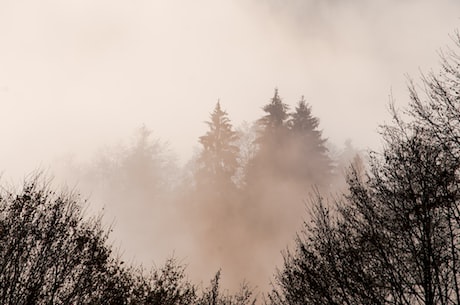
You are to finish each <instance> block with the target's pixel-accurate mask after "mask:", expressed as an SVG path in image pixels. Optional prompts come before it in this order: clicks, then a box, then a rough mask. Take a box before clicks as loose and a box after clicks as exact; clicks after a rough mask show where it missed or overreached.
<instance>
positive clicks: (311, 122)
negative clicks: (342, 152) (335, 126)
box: [285, 96, 333, 186]
mask: <svg viewBox="0 0 460 305" xmlns="http://www.w3.org/2000/svg"><path fill="white" fill-rule="evenodd" d="M318 126H319V120H318V118H315V117H313V115H312V113H311V107H310V106H309V105H308V104H307V103H306V101H305V98H304V97H303V96H302V98H301V99H300V101H299V103H298V104H297V106H296V108H295V112H293V113H292V114H291V119H290V120H289V129H290V132H289V136H288V138H289V140H288V145H286V153H285V156H286V159H288V161H287V162H288V166H287V167H288V172H289V173H290V175H292V176H293V177H294V179H295V180H297V181H298V182H299V183H303V184H313V185H316V186H326V185H327V184H328V183H329V181H330V178H331V174H332V169H333V165H332V160H331V158H330V157H329V156H328V150H327V148H326V145H325V144H326V139H323V138H322V135H321V131H320V130H318Z"/></svg>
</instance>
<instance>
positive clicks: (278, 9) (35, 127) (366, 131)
mask: <svg viewBox="0 0 460 305" xmlns="http://www.w3.org/2000/svg"><path fill="white" fill-rule="evenodd" d="M459 8H460V4H458V3H457V2H456V1H447V0H443V1H437V2H436V3H434V2H430V1H374V2H372V3H370V2H368V1H353V2H345V1H332V0H329V1H314V0H311V1H308V0H305V1H300V0H297V1H296V0H291V1H276V0H252V1H242V0H240V1H238V0H237V1H210V0H199V1H194V2H193V3H192V2H187V1H179V0H173V1H142V0H139V1H132V2H129V3H128V2H124V1H97V2H94V1H67V2H60V1H41V2H40V3H38V2H37V3H35V2H33V1H22V2H17V1H16V2H13V1H1V2H0V41H1V42H0V43H1V47H0V103H1V105H2V119H1V120H0V135H1V138H2V149H1V150H0V171H2V179H7V180H9V179H11V180H20V179H22V177H24V176H26V175H27V174H28V173H30V172H31V171H33V170H35V169H37V168H42V169H48V170H49V171H50V172H51V173H52V174H54V175H55V176H56V180H58V181H62V183H64V182H66V183H68V184H70V185H76V187H77V188H79V189H81V192H82V194H83V196H87V197H89V200H90V202H91V204H92V205H93V206H94V210H95V211H96V210H98V209H99V208H104V213H105V214H106V217H105V218H106V221H107V223H109V224H113V227H114V237H113V238H114V242H115V243H116V244H119V247H120V249H121V251H122V252H123V253H124V255H125V256H126V258H127V259H128V260H135V261H140V262H142V263H144V264H161V263H162V262H163V261H164V260H165V259H166V258H167V257H168V256H170V255H175V256H176V257H178V258H179V259H181V260H182V261H183V262H184V263H185V264H187V265H188V268H189V270H190V274H191V275H192V277H194V279H196V280H200V279H204V280H207V279H208V278H209V277H210V275H211V274H212V273H213V272H215V271H217V269H219V268H222V269H223V277H224V281H225V279H226V278H227V279H228V280H227V281H228V282H227V283H226V284H228V285H227V286H229V287H235V286H237V285H238V283H239V282H240V281H242V280H243V279H244V278H246V279H248V280H249V281H251V282H252V283H253V284H254V285H257V286H259V287H261V288H266V287H267V285H268V282H269V276H270V275H271V274H273V272H274V267H275V265H279V264H280V263H281V255H280V251H281V250H283V249H284V248H285V247H286V246H287V245H288V244H289V242H290V241H291V240H292V238H293V237H294V235H295V232H296V230H297V229H298V228H299V227H300V225H301V222H302V217H303V216H302V215H303V211H304V209H305V206H304V201H303V199H305V198H308V196H309V195H308V193H309V191H310V190H311V188H309V187H308V186H302V187H299V186H297V185H296V186H293V185H290V184H282V183H280V181H279V179H278V178H276V179H274V180H275V181H274V185H275V186H276V188H275V187H274V188H272V190H271V192H270V193H268V194H265V197H264V198H262V197H261V196H262V194H259V195H260V198H259V199H258V202H259V203H261V202H268V203H266V205H264V207H265V208H266V209H265V212H266V213H265V214H262V213H261V212H260V211H262V210H263V209H261V208H260V206H258V205H254V207H253V209H255V211H254V210H253V211H247V210H246V207H243V206H239V205H238V204H236V205H232V211H230V212H229V211H227V210H220V209H211V210H210V209H209V206H208V205H207V204H208V203H207V202H205V200H203V202H201V203H196V204H198V205H201V206H197V207H195V208H191V207H190V206H186V207H184V206H183V205H184V202H185V201H186V200H178V198H181V196H185V197H186V196H188V195H187V194H188V193H187V190H185V189H184V188H183V185H184V184H185V185H187V181H188V180H187V179H190V177H188V176H187V174H186V173H187V172H193V170H192V169H190V168H189V167H187V166H191V165H190V164H192V163H190V162H189V161H190V160H192V159H193V158H194V154H195V155H196V154H197V153H198V152H199V151H200V149H201V147H200V144H199V141H198V139H199V137H200V136H202V135H203V134H205V132H206V130H207V126H206V124H204V123H203V122H204V121H206V120H208V119H209V113H210V112H211V111H212V109H213V107H214V105H215V103H216V102H217V100H218V99H220V101H221V102H222V105H223V107H224V108H225V110H226V111H227V112H228V114H229V116H230V118H231V120H232V123H233V125H234V126H235V128H238V127H239V126H241V125H242V124H243V122H249V124H251V123H252V122H254V121H256V120H257V119H259V118H260V117H261V116H263V114H264V113H263V110H262V106H263V105H265V104H266V103H267V102H268V101H269V99H270V98H271V97H272V94H273V89H274V88H275V87H277V88H279V89H280V94H281V96H282V98H283V101H284V102H286V103H288V104H290V105H291V109H292V108H293V106H294V105H295V103H296V102H297V101H298V100H299V98H300V96H301V95H305V98H306V100H307V102H308V103H309V104H310V105H311V106H312V109H313V115H314V116H315V117H318V118H319V119H320V129H321V130H322V132H323V136H324V137H325V138H327V139H328V143H329V144H330V145H335V146H337V147H339V148H338V149H339V150H340V149H341V147H342V146H343V143H344V142H345V141H346V140H347V139H351V141H352V143H353V144H354V146H355V147H357V148H358V150H359V149H364V150H366V149H369V148H376V147H377V146H378V145H379V140H378V139H379V137H378V136H377V133H376V131H377V128H378V124H379V123H382V122H384V121H385V120H388V119H389V115H388V112H387V110H386V109H387V103H388V100H389V97H388V96H389V95H390V94H392V96H393V97H394V98H395V100H396V103H397V104H398V105H401V106H402V105H404V104H405V101H407V98H406V96H407V94H406V92H407V91H406V86H405V84H406V81H407V79H406V76H405V75H406V74H409V75H411V76H414V77H416V76H418V74H419V73H420V71H427V70H429V69H430V67H433V66H436V63H437V61H438V56H437V50H439V49H440V48H442V47H444V46H446V45H448V44H449V43H450V38H449V33H452V32H453V30H455V28H457V27H458V22H459V19H458V18H459V16H458V13H457V12H459V11H460V10H459ZM142 124H145V126H147V128H148V129H149V130H152V134H151V138H150V139H152V140H153V141H155V139H160V142H161V143H162V144H159V146H158V148H159V151H166V152H167V153H165V154H164V158H165V159H164V160H163V161H161V162H160V163H161V165H159V166H160V167H159V169H161V175H162V177H172V178H170V180H168V181H170V183H169V184H168V183H167V184H166V185H169V186H171V188H165V187H162V188H161V192H160V191H158V192H155V191H154V190H151V189H148V190H146V188H142V187H141V186H139V185H140V184H138V186H137V187H139V189H135V188H134V186H135V185H136V184H135V183H134V182H132V181H131V182H130V183H128V184H126V183H125V182H123V183H122V184H116V183H115V182H113V181H112V182H113V183H115V184H110V183H112V182H110V183H109V184H108V185H109V186H112V187H113V186H114V185H118V186H119V185H124V187H126V190H123V189H122V188H117V189H116V191H114V188H112V189H110V188H109V190H111V192H108V191H107V190H108V189H107V184H106V186H104V183H107V179H109V178H110V179H112V178H117V177H118V178H119V174H120V172H116V171H115V172H109V174H107V175H105V176H104V175H103V176H100V175H99V173H100V170H101V168H103V167H101V163H98V160H99V161H100V160H111V159H110V158H112V160H113V159H115V160H124V159H123V156H128V155H129V153H127V151H128V152H129V151H130V149H131V148H133V147H136V146H135V144H133V142H132V141H135V139H136V136H135V135H133V133H134V132H135V130H137V129H138V128H139V127H140V126H142ZM104 150H105V152H104ZM114 156H119V158H118V157H114ZM120 156H121V157H120ZM117 158H118V159H117ZM165 160H166V161H165ZM109 164H112V163H110V162H109ZM95 169H97V170H95ZM136 173H137V172H136V171H133V172H130V176H129V177H130V178H132V177H138V180H136V181H138V182H139V183H140V182H142V181H144V180H145V179H147V180H149V179H153V178H152V177H149V178H145V177H144V178H143V177H141V176H136V175H137V174H136ZM98 175H99V176H98ZM161 179H163V178H161ZM171 181H175V182H171ZM178 181H182V182H181V183H182V184H181V183H179V182H178ZM184 181H185V182H184ZM176 182H177V184H178V185H181V187H182V188H181V191H180V192H178V191H177V190H178V188H176V186H175V185H174V183H176ZM117 183H119V182H117ZM266 183H267V184H266V185H264V186H263V189H266V188H267V186H268V183H269V182H268V181H267V182H266ZM177 187H179V186H177ZM261 187H262V186H261ZM286 193H291V194H292V196H291V197H290V199H289V202H291V204H292V205H291V207H292V208H291V209H285V208H284V207H283V205H281V204H280V201H281V200H283V198H285V195H286ZM273 194H277V196H271V195H273ZM136 196H138V197H136ZM142 196H145V197H142ZM190 198H191V197H190ZM182 199H183V198H182ZM126 202H129V203H126ZM173 202H174V203H173ZM180 202H182V203H180ZM196 202H199V201H196ZM167 203H171V204H169V205H168V204H167ZM228 215H235V216H232V217H229V216H228ZM141 216H143V218H140V217H141ZM257 220H258V221H259V222H257ZM198 224H200V225H198ZM218 224H219V225H220V226H217V225H218ZM224 224H225V225H224ZM216 226H217V227H218V228H219V229H218V230H216ZM226 227H227V228H232V230H228V231H225V232H224V231H219V230H224V229H223V228H226ZM241 236H245V238H241ZM223 237H225V238H224V239H225V240H226V242H225V243H222V240H223ZM235 249H238V250H239V251H234V250H235Z"/></svg>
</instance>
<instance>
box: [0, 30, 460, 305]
mask: <svg viewBox="0 0 460 305" xmlns="http://www.w3.org/2000/svg"><path fill="white" fill-rule="evenodd" d="M455 41H456V43H457V46H458V47H460V36H459V35H458V34H457V35H456V36H455ZM409 92H410V95H409V105H408V107H407V108H406V109H404V110H402V111H401V110H398V109H397V107H396V106H395V105H394V104H391V107H390V108H391V112H392V115H393V122H392V123H390V124H386V125H383V126H382V127H381V129H380V136H381V139H382V142H383V144H384V145H383V148H382V149H381V150H380V151H375V152H371V153H370V154H368V155H360V154H359V153H358V151H356V150H355V149H353V147H352V146H351V145H347V146H346V147H345V149H343V151H340V152H339V153H335V154H334V153H333V152H332V151H331V150H332V149H331V147H332V146H331V145H330V144H328V143H327V140H326V138H324V137H323V135H322V132H321V129H320V121H319V119H318V118H317V117H315V116H314V115H313V112H312V111H313V109H312V107H311V106H310V105H309V103H308V102H307V101H306V100H305V98H304V97H300V98H299V100H298V102H297V103H296V104H295V105H294V106H293V107H292V106H290V105H288V104H286V103H285V102H284V100H283V98H282V96H281V93H280V92H279V91H278V89H275V91H274V93H273V95H272V97H271V98H270V99H269V100H268V102H267V103H266V104H265V105H262V107H263V108H262V109H263V111H264V116H262V117H260V118H259V119H258V120H256V121H255V122H254V123H253V124H246V125H244V126H241V127H240V128H235V127H234V126H233V124H232V121H231V119H230V115H229V114H228V113H227V112H226V111H225V107H224V103H223V102H222V103H221V102H220V101H218V102H217V103H216V105H215V108H214V109H212V110H211V113H210V115H209V120H208V121H206V122H205V123H206V124H207V126H208V130H207V132H206V133H205V134H204V135H202V136H201V137H199V139H197V141H198V143H199V145H200V149H199V150H198V151H197V153H196V155H195V156H194V157H193V158H192V160H190V161H189V162H188V163H187V164H185V165H184V166H179V165H178V164H177V162H176V161H175V160H174V157H173V156H172V154H171V152H170V151H169V149H168V145H167V143H164V142H162V141H161V140H159V139H155V138H154V137H153V136H152V133H151V131H150V130H149V129H148V127H146V126H142V127H141V128H140V129H139V130H138V131H137V133H136V135H135V136H134V137H133V140H132V142H131V143H130V144H128V145H122V146H118V147H112V148H107V149H106V150H105V151H101V153H100V154H98V155H97V156H95V157H94V159H93V160H92V161H91V162H89V163H88V164H75V163H66V164H65V166H62V167H61V168H60V170H61V171H62V172H64V173H65V174H66V175H67V178H68V179H69V181H81V184H80V185H79V188H81V192H82V193H85V192H86V191H90V192H93V197H90V199H89V201H86V200H85V197H84V196H81V195H79V194H78V192H77V191H75V190H72V189H68V188H63V189H62V190H60V191H56V190H55V186H54V185H53V183H52V182H51V181H50V179H49V178H47V176H46V175H45V174H43V173H38V174H33V175H31V177H30V178H28V179H26V181H25V182H24V185H23V186H22V188H11V187H7V186H4V187H3V188H2V190H1V193H0V303H1V304H5V305H6V304H16V305H19V304H222V305H223V304H241V305H243V304H255V303H259V302H264V303H266V304H272V305H276V304H429V305H431V304H445V305H447V304H460V283H459V281H460V274H459V273H460V266H459V264H460V261H459V259H460V257H459V255H460V202H459V187H458V185H459V182H460V178H459V168H460V149H459V148H460V140H459V139H460V55H459V53H455V52H454V51H451V50H449V51H446V52H444V53H442V54H441V69H439V72H436V73H435V72H432V73H430V74H428V75H424V76H423V77H422V78H421V79H420V82H419V83H416V82H410V83H409ZM344 175H345V177H344ZM92 200H94V201H97V202H101V203H103V206H104V210H103V212H102V213H100V212H97V208H95V207H94V206H92V203H91V202H92ZM94 211H96V212H94ZM112 213H113V214H112ZM116 214H126V217H125V218H122V219H121V220H115V222H114V223H113V225H108V224H107V222H106V221H107V218H108V219H109V222H110V217H112V216H113V215H116ZM119 227H121V228H122V229H123V230H124V232H129V233H130V236H131V238H132V239H135V238H133V237H132V236H136V238H137V239H138V241H137V244H142V243H146V242H148V241H147V240H143V238H152V235H153V236H159V237H161V238H162V240H163V242H165V243H167V244H168V243H169V245H170V246H171V251H177V252H176V255H177V256H178V257H179V258H177V256H172V257H170V258H169V259H167V261H166V263H165V264H164V265H163V266H162V267H156V266H155V267H150V266H148V267H146V265H145V264H138V263H137V262H135V261H130V260H131V258H130V257H128V259H126V257H124V255H123V249H117V248H116V247H115V245H114V241H113V240H111V237H110V236H111V235H110V234H111V231H112V230H113V231H115V232H116V231H117V228H119ZM123 230H120V231H123ZM180 232H188V234H189V235H187V236H185V238H184V239H186V240H187V241H188V242H190V243H192V244H193V245H190V246H187V247H189V251H192V252H193V257H200V258H201V260H200V261H198V262H195V267H194V266H192V265H190V269H192V270H193V268H196V270H202V271H203V273H202V274H201V275H205V276H209V272H212V275H211V276H210V277H208V279H207V280H206V281H209V283H207V282H206V281H205V282H204V283H203V281H201V282H196V281H195V280H192V279H190V276H189V273H188V272H189V268H187V267H186V265H187V261H185V262H184V261H183V260H182V255H184V254H183V252H181V248H180V246H177V247H176V244H175V242H177V243H179V242H180V241H181V240H180V239H177V238H176V237H177V236H179V235H180ZM295 232H298V233H297V235H295ZM150 240H152V239H150ZM289 240H292V243H291V244H289ZM182 241H183V242H184V240H182ZM115 242H116V241H115ZM131 246H132V247H133V248H134V251H135V243H133V244H131ZM153 247H154V248H155V245H153ZM286 247H287V249H286ZM175 249H177V250H175ZM190 249H193V250H190ZM283 249H286V250H284V252H283V255H282V259H283V261H282V264H281V265H279V266H276V262H277V261H278V260H277V257H280V256H281V255H280V254H279V251H282V250H283ZM153 251H154V250H153ZM147 255H148V254H147ZM189 255H190V254H189ZM276 267H278V269H276ZM221 268H222V269H221ZM190 272H191V271H190ZM193 272H195V271H193ZM221 274H222V275H223V277H222V280H223V279H224V277H225V276H227V277H228V278H230V279H231V281H230V282H229V285H227V286H225V285H222V282H221ZM242 275H244V276H243V277H242V278H240V277H241V276H242ZM270 279H271V285H266V286H269V287H266V286H264V285H265V284H264V283H268V282H270ZM245 280H247V281H245ZM235 283H241V284H240V285H239V284H237V285H235ZM254 283H256V285H254ZM253 285H254V286H253ZM221 286H223V287H225V288H222V287H221ZM255 286H257V287H255ZM238 287H239V288H238Z"/></svg>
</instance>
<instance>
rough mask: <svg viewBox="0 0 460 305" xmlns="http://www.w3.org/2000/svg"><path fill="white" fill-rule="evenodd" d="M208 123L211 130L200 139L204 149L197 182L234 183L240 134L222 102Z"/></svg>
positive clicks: (206, 184)
mask: <svg viewBox="0 0 460 305" xmlns="http://www.w3.org/2000/svg"><path fill="white" fill-rule="evenodd" d="M206 124H208V126H209V130H208V131H207V132H206V134H205V135H204V136H201V137H200V140H199V141H200V143H201V145H202V146H203V150H202V152H201V155H200V156H199V159H198V164H199V169H198V173H197V174H198V176H197V182H198V184H203V185H205V186H209V185H212V184H218V185H219V186H221V187H227V186H229V185H232V184H233V182H232V177H233V176H234V175H235V172H236V170H237V168H238V153H239V149H238V147H237V146H236V145H235V142H236V141H237V140H238V135H237V133H236V131H234V130H233V127H232V124H231V122H230V119H229V118H228V114H227V112H226V111H224V110H222V108H221V106H220V102H217V104H216V107H215V108H214V111H213V112H212V113H211V120H210V121H207V122H206Z"/></svg>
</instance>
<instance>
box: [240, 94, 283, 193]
mask: <svg viewBox="0 0 460 305" xmlns="http://www.w3.org/2000/svg"><path fill="white" fill-rule="evenodd" d="M262 109H263V110H264V111H265V112H266V113H267V114H266V115H265V116H263V117H262V118H260V119H259V120H258V121H257V126H258V137H257V139H256V144H257V147H258V149H257V153H256V155H255V157H254V159H253V160H252V161H251V162H250V163H249V164H248V169H247V181H248V183H250V184H251V183H252V184H254V183H258V182H256V180H258V177H260V176H265V177H273V176H278V175H279V174H280V173H281V172H282V171H283V167H284V159H285V157H286V156H285V155H284V149H283V148H284V144H285V140H286V136H287V132H288V126H287V122H288V118H289V113H288V110H289V106H288V105H287V104H285V103H283V101H282V99H281V98H280V96H279V94H278V89H275V93H274V95H273V97H272V98H271V99H270V102H269V103H268V104H267V105H265V106H264V107H263V108H262Z"/></svg>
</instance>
